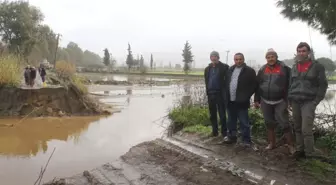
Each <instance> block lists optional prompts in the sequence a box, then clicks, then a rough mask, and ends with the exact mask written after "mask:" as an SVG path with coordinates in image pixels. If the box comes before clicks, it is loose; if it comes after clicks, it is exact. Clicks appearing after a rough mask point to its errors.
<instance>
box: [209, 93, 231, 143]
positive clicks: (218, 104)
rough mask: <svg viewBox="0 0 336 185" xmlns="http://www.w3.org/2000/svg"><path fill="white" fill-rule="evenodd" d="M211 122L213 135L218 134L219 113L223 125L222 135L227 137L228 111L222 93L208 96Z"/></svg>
mask: <svg viewBox="0 0 336 185" xmlns="http://www.w3.org/2000/svg"><path fill="white" fill-rule="evenodd" d="M208 104H209V113H210V121H211V125H212V133H213V134H218V121H217V112H218V114H219V119H220V124H221V134H222V136H223V137H225V136H226V135H227V127H226V110H225V107H226V106H225V100H224V95H222V94H221V93H213V94H209V95H208Z"/></svg>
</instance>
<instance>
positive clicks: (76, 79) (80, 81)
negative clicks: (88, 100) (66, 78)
mask: <svg viewBox="0 0 336 185" xmlns="http://www.w3.org/2000/svg"><path fill="white" fill-rule="evenodd" d="M85 80H86V79H85V78H84V77H83V76H79V75H72V76H71V81H72V83H73V84H74V85H75V86H76V87H77V88H78V89H79V90H80V91H81V92H82V93H84V94H86V93H87V92H88V89H87V87H86V86H85Z"/></svg>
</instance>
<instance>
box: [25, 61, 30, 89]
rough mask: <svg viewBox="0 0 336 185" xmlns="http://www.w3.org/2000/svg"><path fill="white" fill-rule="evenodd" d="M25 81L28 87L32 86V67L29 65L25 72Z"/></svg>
mask: <svg viewBox="0 0 336 185" xmlns="http://www.w3.org/2000/svg"><path fill="white" fill-rule="evenodd" d="M24 79H25V83H26V85H27V86H28V85H30V66H29V65H27V67H25V70H24Z"/></svg>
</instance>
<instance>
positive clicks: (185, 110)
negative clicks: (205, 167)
mask: <svg viewBox="0 0 336 185" xmlns="http://www.w3.org/2000/svg"><path fill="white" fill-rule="evenodd" d="M249 116H250V120H251V121H252V122H253V127H252V135H253V136H257V137H263V138H265V133H266V128H265V124H264V120H263V118H262V116H261V112H260V110H255V109H250V110H249ZM169 118H170V119H171V120H172V121H173V123H174V127H175V128H179V129H181V130H182V131H183V132H188V133H197V134H202V135H203V134H209V133H211V122H210V120H209V110H208V108H207V107H199V106H187V107H175V108H174V109H172V110H171V111H170V112H169ZM218 120H219V118H218ZM238 126H239V124H238Z"/></svg>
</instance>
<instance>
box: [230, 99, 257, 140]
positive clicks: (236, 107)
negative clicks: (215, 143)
mask: <svg viewBox="0 0 336 185" xmlns="http://www.w3.org/2000/svg"><path fill="white" fill-rule="evenodd" d="M227 112H228V130H229V131H228V137H230V138H237V121H238V120H239V123H240V125H239V126H240V132H241V134H242V141H243V143H247V144H250V143H251V129H250V128H251V126H250V120H249V115H248V107H246V106H244V105H243V104H240V103H237V102H233V101H230V102H229V103H228V105H227Z"/></svg>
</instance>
